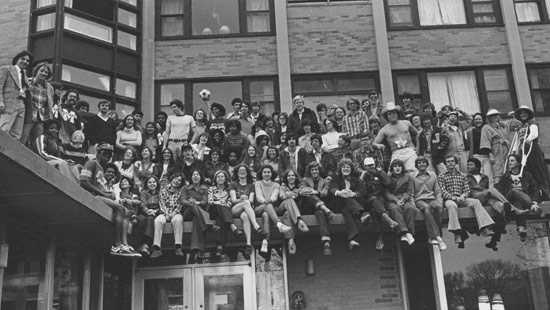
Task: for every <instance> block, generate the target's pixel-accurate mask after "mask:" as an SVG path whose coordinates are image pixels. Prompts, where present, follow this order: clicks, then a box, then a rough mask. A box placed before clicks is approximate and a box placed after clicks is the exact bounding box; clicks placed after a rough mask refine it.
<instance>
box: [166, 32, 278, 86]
mask: <svg viewBox="0 0 550 310" xmlns="http://www.w3.org/2000/svg"><path fill="white" fill-rule="evenodd" d="M276 50H277V47H276V44H275V36H262V37H240V38H219V39H204V40H203V39H193V40H170V41H157V42H155V79H175V78H201V77H212V78H217V77H230V76H250V75H276V74H277V51H276Z"/></svg>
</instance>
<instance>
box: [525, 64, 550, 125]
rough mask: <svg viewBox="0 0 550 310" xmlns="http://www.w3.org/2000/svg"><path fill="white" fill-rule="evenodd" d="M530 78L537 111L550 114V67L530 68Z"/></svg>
mask: <svg viewBox="0 0 550 310" xmlns="http://www.w3.org/2000/svg"><path fill="white" fill-rule="evenodd" d="M529 80H530V85H531V96H532V97H533V102H534V104H533V106H534V108H535V112H536V113H537V114H544V115H550V67H543V68H529Z"/></svg>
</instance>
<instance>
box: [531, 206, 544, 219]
mask: <svg viewBox="0 0 550 310" xmlns="http://www.w3.org/2000/svg"><path fill="white" fill-rule="evenodd" d="M531 212H533V213H535V214H536V215H538V216H540V217H542V208H541V207H540V206H539V205H538V204H536V203H534V204H533V205H532V206H531Z"/></svg>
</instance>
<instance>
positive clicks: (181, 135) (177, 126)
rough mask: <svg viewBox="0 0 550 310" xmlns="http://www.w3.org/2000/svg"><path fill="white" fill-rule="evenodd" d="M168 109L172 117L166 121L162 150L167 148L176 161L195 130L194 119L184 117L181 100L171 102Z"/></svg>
mask: <svg viewBox="0 0 550 310" xmlns="http://www.w3.org/2000/svg"><path fill="white" fill-rule="evenodd" d="M170 109H172V112H173V113H174V115H170V116H168V120H167V121H166V131H165V132H164V141H163V144H164V145H163V149H164V148H169V149H170V150H171V151H172V153H173V154H174V155H175V157H176V159H177V158H178V157H179V156H180V155H181V147H182V146H184V145H186V144H188V140H189V136H190V134H191V132H193V131H194V130H195V119H193V117H192V116H191V115H185V107H184V105H183V102H182V101H181V100H178V99H175V100H172V101H171V102H170Z"/></svg>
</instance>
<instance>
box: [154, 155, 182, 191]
mask: <svg viewBox="0 0 550 310" xmlns="http://www.w3.org/2000/svg"><path fill="white" fill-rule="evenodd" d="M175 171H176V161H175V159H174V154H173V153H172V150H170V149H169V148H165V149H164V150H163V151H162V158H161V159H160V160H159V162H157V164H156V165H155V166H154V167H153V174H154V175H155V176H156V177H157V178H158V179H159V182H160V186H161V187H165V186H166V185H168V184H170V179H171V177H172V175H173V174H174V173H175Z"/></svg>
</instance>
